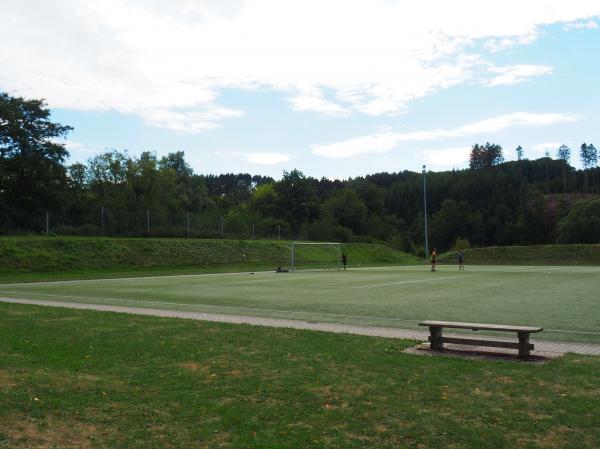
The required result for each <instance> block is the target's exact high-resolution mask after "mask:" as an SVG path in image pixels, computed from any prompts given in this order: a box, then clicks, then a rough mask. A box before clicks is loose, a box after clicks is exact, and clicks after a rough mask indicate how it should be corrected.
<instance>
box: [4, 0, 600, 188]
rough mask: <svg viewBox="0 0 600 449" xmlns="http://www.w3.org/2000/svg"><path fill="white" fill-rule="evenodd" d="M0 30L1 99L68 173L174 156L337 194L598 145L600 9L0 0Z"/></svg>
mask: <svg viewBox="0 0 600 449" xmlns="http://www.w3.org/2000/svg"><path fill="white" fill-rule="evenodd" d="M482 3H484V4H483V5H482ZM33 6H35V7H33ZM0 16H2V17H4V18H5V19H4V20H3V23H2V25H1V26H0V42H4V43H5V44H3V45H2V46H0V58H1V60H2V61H3V64H2V65H0V90H2V91H6V92H8V93H10V94H13V95H22V96H25V97H43V98H46V99H47V101H48V104H49V106H50V107H51V109H52V114H53V118H54V119H55V120H57V121H59V122H61V123H65V124H69V125H71V126H73V127H74V128H75V130H74V131H73V132H72V133H71V134H70V135H69V137H68V141H67V142H66V143H67V147H68V149H69V151H70V153H71V161H81V162H85V161H86V160H87V159H88V158H90V157H93V156H94V155H96V154H99V153H101V152H104V151H107V150H110V149H113V148H114V149H118V150H127V151H128V152H129V154H131V155H133V156H135V155H138V154H139V153H140V152H142V151H153V152H155V153H156V154H157V155H158V156H161V155H163V154H166V153H168V152H172V151H185V153H186V159H187V160H188V161H189V162H190V164H191V165H192V167H193V168H194V170H195V171H196V172H198V173H225V172H249V173H252V174H265V175H271V176H273V177H275V178H279V177H280V176H281V174H282V172H283V171H284V170H291V169H294V168H298V169H300V170H302V171H303V172H304V173H305V174H307V175H310V176H314V177H321V176H325V177H330V178H348V177H355V176H361V175H366V174H369V173H375V172H380V171H389V172H392V171H401V170H419V169H420V167H421V165H423V164H427V166H428V167H429V168H430V169H431V170H446V169H450V168H464V167H465V166H466V165H467V157H468V151H469V148H470V146H471V145H472V144H473V143H476V142H480V143H484V142H486V141H493V142H496V143H499V144H501V145H502V146H503V147H504V151H505V158H506V159H513V158H514V155H515V153H514V148H515V147H516V146H517V145H522V146H523V148H524V149H525V156H526V157H529V158H532V159H533V158H537V157H541V156H543V155H544V153H545V152H546V151H549V152H550V153H551V154H552V155H553V156H554V155H555V153H556V149H557V148H558V146H559V145H560V144H563V143H564V144H567V145H569V146H570V147H571V149H572V152H573V160H572V163H573V165H575V166H579V165H580V163H579V160H578V157H577V153H578V148H579V145H580V144H581V143H582V142H593V143H594V144H595V145H596V146H597V147H598V146H599V144H600V126H598V118H599V117H600V88H599V85H598V79H599V78H598V74H599V73H600V58H598V55H600V3H599V2H597V1H596V2H594V1H581V0H572V1H570V2H564V1H558V0H546V1H530V2H519V1H513V0H506V1H504V2H501V3H500V2H475V1H470V0H457V1H455V2H444V1H434V0H430V1H424V2H420V3H419V5H410V6H408V5H407V3H406V2H400V1H392V0H373V1H369V2H363V1H343V2H342V1H340V2H338V1H335V0H331V1H329V2H317V1H312V0H307V1H305V2H288V1H271V0H256V1H254V0H253V1H243V0H220V1H217V0H206V1H201V2H198V1H188V0H173V1H171V2H161V1H159V0H126V1H123V0H119V1H117V0H99V1H97V2H77V1H75V0H52V1H48V2H43V3H40V2H34V1H27V0H20V1H17V0H6V1H4V2H2V4H0ZM6 43H7V44H8V45H6Z"/></svg>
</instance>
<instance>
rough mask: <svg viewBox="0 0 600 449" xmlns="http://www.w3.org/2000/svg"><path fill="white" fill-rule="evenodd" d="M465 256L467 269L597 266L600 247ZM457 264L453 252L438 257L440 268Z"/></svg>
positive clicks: (504, 249)
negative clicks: (473, 266) (525, 266)
mask: <svg viewBox="0 0 600 449" xmlns="http://www.w3.org/2000/svg"><path fill="white" fill-rule="evenodd" d="M464 253H465V264H467V265H468V264H473V265H600V245H539V246H493V247H489V248H473V249H466V250H464ZM457 260H458V257H457V253H456V251H452V252H448V253H445V254H442V255H441V256H440V257H439V262H440V263H443V264H456V263H457Z"/></svg>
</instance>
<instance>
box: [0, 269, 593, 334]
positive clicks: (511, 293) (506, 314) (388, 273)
mask: <svg viewBox="0 0 600 449" xmlns="http://www.w3.org/2000/svg"><path fill="white" fill-rule="evenodd" d="M599 292H600V267H539V266H538V267H520V266H517V267H506V266H502V267H499V266H494V267H492V266H467V269H466V270H465V271H461V272H459V271H458V270H457V269H456V267H455V266H440V267H439V271H438V272H436V273H432V272H430V271H429V269H428V267H426V266H411V267H386V268H356V269H349V270H346V271H338V270H332V271H299V272H296V273H282V274H276V273H274V272H256V273H255V274H250V273H248V272H245V273H234V274H203V275H197V276H195V275H184V276H157V277H145V278H130V279H102V280H89V281H72V282H44V283H21V284H3V285H0V296H4V297H15V298H32V299H45V300H61V301H72V302H87V303H99V304H115V305H135V306H140V307H153V308H168V309H180V310H192V311H202V312H214V313H229V314H240V315H253V316H267V317H280V318H294V319H303V320H309V321H322V322H337V323H349V324H364V325H379V326H390V327H399V328H407V329H417V328H418V326H417V322H418V321H419V320H423V319H440V320H451V321H470V322H483V323H498V324H516V325H519V324H520V325H536V326H542V327H544V328H545V331H544V332H542V333H541V334H538V335H536V339H546V340H555V341H573V342H589V343H600V293H599Z"/></svg>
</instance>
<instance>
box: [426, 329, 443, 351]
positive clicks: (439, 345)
mask: <svg viewBox="0 0 600 449" xmlns="http://www.w3.org/2000/svg"><path fill="white" fill-rule="evenodd" d="M429 332H431V343H430V345H429V347H430V348H431V349H432V350H434V351H443V350H444V342H443V341H442V328H441V327H435V326H431V327H430V328H429Z"/></svg>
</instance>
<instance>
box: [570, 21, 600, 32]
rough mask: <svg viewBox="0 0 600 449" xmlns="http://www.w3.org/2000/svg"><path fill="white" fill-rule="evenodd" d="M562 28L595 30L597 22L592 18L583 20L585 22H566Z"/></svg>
mask: <svg viewBox="0 0 600 449" xmlns="http://www.w3.org/2000/svg"><path fill="white" fill-rule="evenodd" d="M563 28H564V29H565V30H566V31H570V30H573V29H575V30H597V29H598V24H597V23H596V21H594V20H588V21H585V22H572V23H567V24H566V25H565V26H564V27H563Z"/></svg>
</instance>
